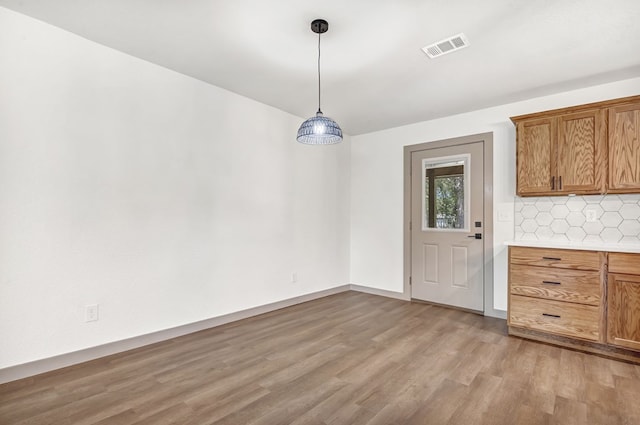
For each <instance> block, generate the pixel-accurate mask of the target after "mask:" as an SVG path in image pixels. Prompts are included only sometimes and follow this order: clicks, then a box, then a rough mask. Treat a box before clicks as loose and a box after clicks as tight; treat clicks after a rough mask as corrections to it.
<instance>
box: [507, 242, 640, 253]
mask: <svg viewBox="0 0 640 425" xmlns="http://www.w3.org/2000/svg"><path fill="white" fill-rule="evenodd" d="M504 244H505V245H509V246H528V247H531V248H557V249H580V250H583V251H607V252H630V253H640V243H638V244H620V243H604V242H601V243H591V242H587V243H585V242H568V241H523V240H518V241H507V242H505V243H504Z"/></svg>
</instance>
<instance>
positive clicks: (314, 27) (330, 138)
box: [296, 19, 342, 145]
mask: <svg viewBox="0 0 640 425" xmlns="http://www.w3.org/2000/svg"><path fill="white" fill-rule="evenodd" d="M328 29H329V24H328V23H327V21H325V20H324V19H316V20H314V21H313V22H311V31H313V32H314V33H316V34H318V112H316V115H315V116H314V117H311V118H309V119H308V120H306V121H305V122H303V123H302V125H301V126H300V128H299V129H298V137H297V138H296V140H298V142H300V143H304V144H306V145H331V144H334V143H340V142H341V141H342V130H341V129H340V126H339V125H338V123H337V122H335V121H334V120H332V119H331V118H329V117H325V116H324V115H323V114H322V110H321V109H320V34H322V33H325V32H327V30H328Z"/></svg>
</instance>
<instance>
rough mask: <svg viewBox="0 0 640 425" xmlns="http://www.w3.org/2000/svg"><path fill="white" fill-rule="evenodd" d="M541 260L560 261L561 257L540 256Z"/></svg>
mask: <svg viewBox="0 0 640 425" xmlns="http://www.w3.org/2000/svg"><path fill="white" fill-rule="evenodd" d="M542 259H543V260H553V261H562V258H558V257H542Z"/></svg>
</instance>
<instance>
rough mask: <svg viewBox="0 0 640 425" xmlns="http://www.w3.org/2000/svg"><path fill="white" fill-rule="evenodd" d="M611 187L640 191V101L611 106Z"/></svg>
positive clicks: (612, 190) (612, 188)
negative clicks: (615, 106)
mask: <svg viewBox="0 0 640 425" xmlns="http://www.w3.org/2000/svg"><path fill="white" fill-rule="evenodd" d="M609 191H610V192H614V193H621V192H639V191H640V103H635V104H632V105H627V106H619V107H617V108H610V109H609Z"/></svg>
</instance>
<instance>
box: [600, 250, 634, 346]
mask: <svg viewBox="0 0 640 425" xmlns="http://www.w3.org/2000/svg"><path fill="white" fill-rule="evenodd" d="M610 256H611V260H610V261H611V264H610V268H609V271H610V273H609V279H608V280H609V282H608V287H607V296H608V301H607V307H608V308H607V342H608V343H609V344H612V345H616V346H619V347H624V348H629V349H632V350H640V254H618V253H611V254H610ZM623 273H625V274H623ZM627 273H633V274H627Z"/></svg>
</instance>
